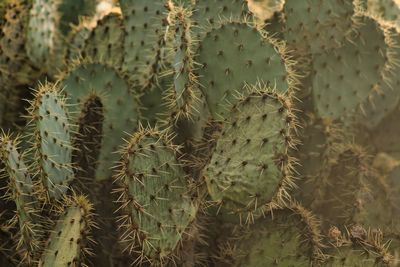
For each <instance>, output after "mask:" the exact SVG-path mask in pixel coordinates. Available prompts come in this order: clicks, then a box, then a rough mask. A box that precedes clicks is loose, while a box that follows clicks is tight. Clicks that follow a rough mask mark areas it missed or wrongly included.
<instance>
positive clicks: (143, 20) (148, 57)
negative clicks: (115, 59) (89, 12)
mask: <svg viewBox="0 0 400 267" xmlns="http://www.w3.org/2000/svg"><path fill="white" fill-rule="evenodd" d="M120 5H121V10H122V14H123V16H124V27H125V28H124V31H125V33H126V36H125V41H124V53H123V58H124V62H123V70H124V71H126V72H128V73H130V74H132V80H133V81H134V85H135V86H139V87H141V88H143V89H145V88H151V87H152V86H153V85H154V84H155V83H156V75H157V73H158V71H159V65H158V64H159V63H160V60H161V46H162V44H163V43H164V35H165V32H166V26H167V14H168V8H169V6H168V5H167V1H165V0H154V1H148V0H135V1H133V0H121V1H120Z"/></svg>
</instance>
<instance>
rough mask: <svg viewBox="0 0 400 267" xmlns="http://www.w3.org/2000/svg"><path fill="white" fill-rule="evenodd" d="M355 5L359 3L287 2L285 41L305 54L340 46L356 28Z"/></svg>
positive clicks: (291, 0) (333, 0) (331, 1)
mask: <svg viewBox="0 0 400 267" xmlns="http://www.w3.org/2000/svg"><path fill="white" fill-rule="evenodd" d="M353 2H356V1H336V0H310V1H297V0H286V1H285V5H284V8H283V10H284V14H285V21H286V25H285V30H284V36H285V39H286V40H287V42H288V44H289V45H290V46H291V48H294V49H296V50H297V51H298V52H300V53H302V54H304V53H310V52H311V53H313V54H315V53H321V52H324V51H326V50H328V49H332V48H338V47H340V46H341V45H342V43H344V42H345V40H346V38H347V37H348V36H349V35H350V33H351V31H352V28H354V27H355V26H354V25H353V15H354V13H355V12H354V8H355V6H353Z"/></svg>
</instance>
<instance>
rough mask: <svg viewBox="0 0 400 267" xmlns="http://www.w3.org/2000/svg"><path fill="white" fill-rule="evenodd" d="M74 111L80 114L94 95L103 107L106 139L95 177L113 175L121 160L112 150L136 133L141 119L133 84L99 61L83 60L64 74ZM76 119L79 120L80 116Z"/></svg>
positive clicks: (102, 144)
mask: <svg viewBox="0 0 400 267" xmlns="http://www.w3.org/2000/svg"><path fill="white" fill-rule="evenodd" d="M60 84H61V85H62V86H63V87H65V90H64V92H65V93H66V96H67V99H68V100H67V103H68V104H72V105H71V106H69V108H70V110H71V112H73V113H75V114H76V113H77V114H80V115H79V117H81V116H83V115H84V114H81V112H82V111H83V108H84V105H85V103H86V101H87V100H89V99H91V97H92V96H93V95H95V96H97V97H98V98H99V99H100V102H101V104H102V107H103V110H104V114H103V117H104V122H103V130H102V134H103V138H102V140H101V150H100V153H99V155H95V156H96V158H97V161H98V162H97V168H96V179H98V180H104V179H108V178H110V177H111V170H110V169H111V167H112V165H113V163H114V162H115V161H116V160H117V159H118V157H117V155H116V154H114V153H113V152H115V151H117V150H118V147H119V146H120V145H121V144H122V141H123V140H122V138H123V137H124V136H125V133H131V132H133V131H134V130H135V129H136V128H137V126H138V122H139V118H140V115H139V104H138V100H137V99H136V97H135V96H133V95H132V93H131V91H130V88H131V87H130V84H129V83H128V82H127V81H125V80H124V79H123V78H122V75H121V74H120V73H119V72H118V71H117V70H115V69H114V68H112V67H108V66H106V65H102V64H98V63H80V64H77V65H75V66H73V68H71V69H70V70H69V71H68V72H67V73H65V74H63V76H62V77H61V82H60ZM79 117H78V118H76V119H77V120H78V119H79Z"/></svg>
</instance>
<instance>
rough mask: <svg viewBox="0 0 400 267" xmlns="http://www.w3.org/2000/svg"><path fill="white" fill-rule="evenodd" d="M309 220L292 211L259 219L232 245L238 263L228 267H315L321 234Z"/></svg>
mask: <svg viewBox="0 0 400 267" xmlns="http://www.w3.org/2000/svg"><path fill="white" fill-rule="evenodd" d="M306 216H310V214H307V215H306ZM307 220H310V218H305V217H303V215H302V214H300V213H299V211H292V210H290V209H284V210H275V211H274V212H273V216H271V215H270V216H267V218H260V219H258V220H257V221H256V222H255V223H254V224H253V225H251V226H249V229H248V230H245V231H244V232H243V233H239V234H237V235H238V240H237V241H234V240H233V242H231V245H230V247H232V248H235V249H234V251H233V255H232V256H233V258H234V261H233V264H232V265H228V266H235V267H239V266H246V267H264V266H279V267H292V266H303V267H308V266H313V265H312V262H313V260H314V259H313V258H314V251H315V250H316V249H318V245H317V244H315V243H313V241H316V240H318V232H317V231H318V230H317V229H316V228H315V227H316V225H308V223H309V221H307ZM235 258H236V259H235Z"/></svg>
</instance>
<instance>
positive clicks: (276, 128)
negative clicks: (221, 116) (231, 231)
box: [205, 88, 296, 213]
mask: <svg viewBox="0 0 400 267" xmlns="http://www.w3.org/2000/svg"><path fill="white" fill-rule="evenodd" d="M253 91H256V92H254V93H251V94H249V95H248V96H247V97H245V98H243V99H241V100H240V101H239V102H238V104H237V105H235V106H234V108H233V109H232V110H231V112H230V116H229V118H227V119H226V121H225V122H224V128H223V131H222V134H221V136H220V137H219V139H217V145H216V147H215V150H214V153H213V154H212V157H211V160H210V162H209V164H208V166H207V167H206V171H205V176H206V182H207V187H208V190H209V194H210V196H211V198H212V199H213V200H214V201H217V202H220V203H222V205H224V206H225V207H227V208H229V209H231V210H232V211H233V212H234V213H238V212H243V211H246V212H251V211H255V210H256V209H257V208H261V210H263V209H264V208H270V207H273V206H274V205H276V204H278V205H279V204H280V203H282V201H283V200H285V199H287V198H288V197H289V195H288V190H289V189H290V187H291V186H292V183H293V181H292V176H291V171H292V167H293V166H292V164H293V159H292V158H291V157H290V156H289V154H288V153H289V152H288V151H289V149H290V148H291V147H292V146H294V143H295V141H294V138H293V130H294V127H295V125H296V120H295V117H294V115H293V113H292V110H291V103H290V101H289V100H288V98H287V97H286V96H283V95H280V94H277V93H270V92H267V91H266V90H265V89H261V90H259V91H257V89H254V88H253Z"/></svg>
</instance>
